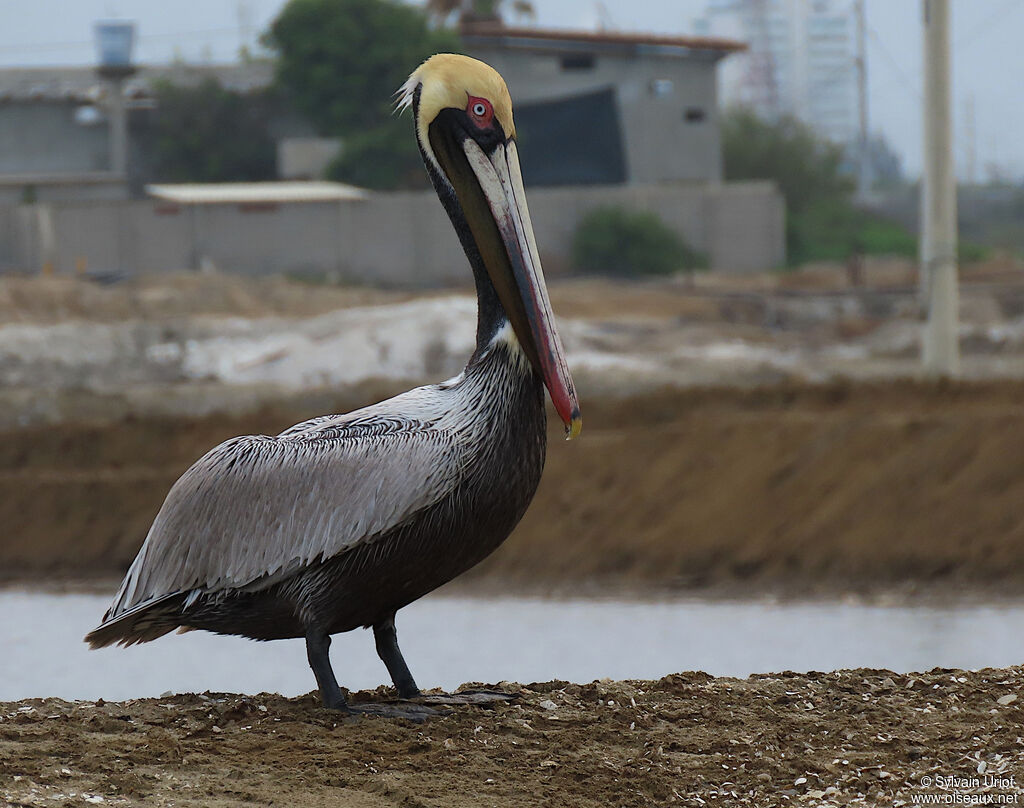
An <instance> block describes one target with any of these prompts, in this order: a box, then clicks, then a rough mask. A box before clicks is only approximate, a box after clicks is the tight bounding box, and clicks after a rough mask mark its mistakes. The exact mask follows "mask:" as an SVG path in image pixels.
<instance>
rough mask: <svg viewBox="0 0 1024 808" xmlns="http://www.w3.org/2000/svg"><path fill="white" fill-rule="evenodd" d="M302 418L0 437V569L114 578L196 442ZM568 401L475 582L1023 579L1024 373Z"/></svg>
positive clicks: (131, 425)
mask: <svg viewBox="0 0 1024 808" xmlns="http://www.w3.org/2000/svg"><path fill="white" fill-rule="evenodd" d="M352 404H353V402H344V405H345V406H346V407H348V406H351V405H352ZM311 414H314V413H311V412H308V411H306V410H304V409H302V408H301V407H296V408H295V409H293V410H284V409H279V410H274V411H265V412H262V413H258V414H253V415H248V416H215V417H208V418H203V419H192V420H188V419H174V420H169V419H134V420H127V421H122V422H118V423H114V424H105V425H74V424H65V425H60V426H51V427H45V428H29V429H23V430H20V431H14V432H9V433H6V434H3V435H2V436H0V525H2V526H3V527H2V533H0V572H2V573H3V574H6V575H7V576H10V577H15V576H30V577H31V576H39V575H43V574H50V573H56V574H62V575H74V576H81V575H111V576H113V575H119V574H120V573H121V572H122V571H123V569H124V568H125V567H126V566H127V564H128V563H129V562H130V561H131V559H132V557H133V556H134V554H135V552H136V550H137V549H138V546H139V544H140V542H141V541H142V538H143V537H144V536H145V533H146V530H147V528H148V526H149V524H150V522H151V520H152V518H153V516H154V514H155V513H156V511H157V509H158V507H159V505H160V503H161V501H162V499H163V497H164V495H165V494H166V492H167V490H168V488H169V487H170V485H171V484H172V483H173V482H174V480H175V479H176V478H177V477H178V475H179V474H180V473H181V472H182V471H184V469H185V468H186V467H187V466H188V465H189V464H190V463H191V462H192V461H193V460H195V459H196V458H197V457H198V456H199V455H201V454H202V453H203V452H205V451H206V450H207V449H209V448H210V447H212V446H213V445H215V444H216V443H218V442H219V441H221V440H223V439H224V438H227V437H229V436H232V435H236V434H241V433H249V432H274V431H276V430H279V429H280V428H282V427H284V426H286V425H288V424H291V423H293V422H294V421H296V420H298V419H300V418H303V417H307V416H309V415H311ZM584 416H585V423H586V426H585V428H584V431H583V434H582V436H581V438H580V439H579V440H578V441H573V442H572V443H568V444H567V443H565V442H563V441H561V440H560V439H559V438H560V435H559V434H558V431H557V430H556V429H555V428H554V427H553V428H552V435H551V445H550V450H549V457H548V467H547V470H546V472H545V476H544V481H543V483H542V485H541V489H540V491H539V493H538V495H537V498H536V499H535V501H534V504H533V506H532V507H531V509H530V511H529V512H528V514H527V516H526V518H525V519H524V520H523V523H522V525H521V526H520V527H519V529H518V530H517V531H516V533H515V534H514V536H513V537H512V538H511V539H510V540H509V541H508V542H507V543H506V545H505V546H504V547H503V548H502V549H501V550H499V552H498V553H497V554H495V556H493V557H492V558H491V559H489V560H488V561H487V562H485V563H484V564H483V565H482V566H481V567H480V568H478V570H477V571H475V572H474V573H473V575H475V576H476V577H477V578H478V579H479V578H480V576H490V577H491V578H494V577H501V578H504V579H511V580H513V581H514V582H516V585H523V584H525V583H526V582H532V583H535V584H538V585H540V586H574V585H578V584H581V583H584V582H587V581H593V580H598V581H603V582H606V583H607V582H611V581H616V582H620V583H625V584H626V585H628V586H634V587H648V586H668V587H696V586H725V587H729V586H742V587H744V588H746V587H751V586H757V587H775V586H783V587H795V588H796V589H798V590H815V589H822V590H828V589H833V588H835V587H837V586H839V587H844V588H858V587H870V586H879V587H886V586H892V585H896V584H907V583H909V584H910V585H911V586H918V585H920V587H919V588H921V589H922V590H932V586H931V585H932V584H935V583H942V584H943V586H945V585H947V584H956V585H960V584H963V585H966V586H969V587H975V588H978V587H980V588H987V587H990V585H991V588H990V591H991V592H992V593H993V594H995V593H1002V592H1004V591H1016V592H1020V591H1024V508H1022V507H1021V502H1024V383H1021V382H1005V383H983V384H959V385H919V384H913V383H886V384H877V385H871V384H861V385H832V386H822V387H806V386H804V387H798V386H783V387H772V388H765V389H759V390H752V391H742V390H689V391H668V392H663V393H658V394H655V395H649V396H645V397H642V398H632V399H625V400H594V399H591V400H585V401H584Z"/></svg>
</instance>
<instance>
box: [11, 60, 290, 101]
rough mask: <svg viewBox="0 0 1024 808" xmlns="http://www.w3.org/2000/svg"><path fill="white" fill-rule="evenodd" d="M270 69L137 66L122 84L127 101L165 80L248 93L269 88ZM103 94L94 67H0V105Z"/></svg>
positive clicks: (264, 64)
mask: <svg viewBox="0 0 1024 808" xmlns="http://www.w3.org/2000/svg"><path fill="white" fill-rule="evenodd" d="M273 74H274V66H273V64H272V63H271V62H269V61H254V62H247V63H245V64H229V65H188V64H170V65H139V69H138V72H137V73H136V74H135V75H134V76H132V77H131V78H129V79H128V80H127V81H126V82H125V94H126V95H127V96H128V97H129V98H139V97H147V96H150V95H151V94H152V83H153V81H155V80H161V79H165V80H168V81H171V82H172V83H174V84H178V85H182V84H184V85H196V84H200V83H201V82H202V81H204V80H206V79H216V80H217V81H219V82H220V83H221V84H222V85H223V86H224V87H225V88H227V89H229V90H234V91H236V92H242V93H244V92H252V91H253V90H257V89H260V88H263V87H266V86H267V85H269V84H270V83H271V81H272V79H273ZM104 92H105V89H104V82H103V79H101V78H100V76H99V75H98V74H97V73H96V68H95V67H9V68H0V102H3V101H66V102H78V103H90V102H95V101H98V100H99V99H100V98H102V97H103V94H104Z"/></svg>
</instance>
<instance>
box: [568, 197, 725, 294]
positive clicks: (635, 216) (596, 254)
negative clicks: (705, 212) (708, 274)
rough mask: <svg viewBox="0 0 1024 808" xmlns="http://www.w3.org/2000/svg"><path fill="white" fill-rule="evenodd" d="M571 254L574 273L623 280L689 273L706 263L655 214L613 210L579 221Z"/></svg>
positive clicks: (602, 211) (608, 209)
mask: <svg viewBox="0 0 1024 808" xmlns="http://www.w3.org/2000/svg"><path fill="white" fill-rule="evenodd" d="M572 252H573V264H574V266H575V267H576V269H577V270H580V271H582V272H597V273H601V274H604V275H616V276H623V277H633V276H637V275H668V274H670V273H672V272H679V271H690V272H692V271H693V270H695V269H701V268H703V267H705V266H706V263H707V262H706V260H705V258H704V256H703V255H701V254H700V253H698V252H696V251H695V250H693V249H691V248H690V247H689V246H688V245H687V244H686V243H685V242H684V241H683V240H682V239H681V238H679V236H677V235H676V234H675V233H674V232H673V231H672V230H670V229H669V228H668V227H667V226H666V225H665V223H664V222H662V221H661V219H660V218H658V216H657V215H656V214H654V213H649V212H632V211H628V210H623V209H622V208H614V207H605V208H598V209H597V210H594V211H591V212H590V213H588V214H587V215H586V216H584V217H583V219H582V220H580V223H579V225H577V227H576V235H575V237H574V239H573V248H572Z"/></svg>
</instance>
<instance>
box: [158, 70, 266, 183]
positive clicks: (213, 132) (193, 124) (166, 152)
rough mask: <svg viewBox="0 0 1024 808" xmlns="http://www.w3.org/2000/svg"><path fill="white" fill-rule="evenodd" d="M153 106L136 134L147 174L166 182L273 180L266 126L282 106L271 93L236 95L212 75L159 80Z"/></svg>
mask: <svg viewBox="0 0 1024 808" xmlns="http://www.w3.org/2000/svg"><path fill="white" fill-rule="evenodd" d="M153 90H154V100H155V102H156V103H155V111H154V113H153V116H152V118H151V120H150V122H149V124H148V125H147V126H146V127H145V128H144V129H143V131H142V132H141V133H139V140H140V142H141V145H142V149H143V151H144V153H145V154H146V155H147V158H148V160H149V162H150V163H151V169H150V170H151V173H152V175H153V176H154V177H155V178H156V179H158V180H165V181H171V182H244V181H250V182H251V181H256V180H268V179H273V178H274V176H275V172H276V160H277V152H276V147H275V144H274V139H273V137H271V134H270V131H269V124H270V121H271V119H272V118H273V117H274V116H275V115H276V114H277V112H278V110H279V108H280V107H281V103H280V101H279V100H278V99H277V98H276V96H275V94H274V93H273V92H269V91H264V92H257V93H250V94H245V95H243V94H241V93H236V92H231V91H229V90H226V89H225V88H224V87H223V86H221V84H220V83H219V82H218V81H216V80H215V79H207V80H205V81H204V82H203V83H202V84H199V85H196V86H194V87H185V86H178V85H175V84H172V83H170V82H168V81H158V82H156V83H155V84H154V87H153Z"/></svg>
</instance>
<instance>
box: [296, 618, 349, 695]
mask: <svg viewBox="0 0 1024 808" xmlns="http://www.w3.org/2000/svg"><path fill="white" fill-rule="evenodd" d="M330 650H331V635H330V634H328V633H327V632H326V631H322V630H320V629H317V628H311V629H309V630H308V631H307V632H306V659H308V660H309V667H311V668H312V669H313V675H314V676H315V677H316V683H317V685H318V686H319V687H320V700H321V701H322V702H323V705H324V707H326V708H327V709H329V710H347V709H348V704H346V702H345V697H344V696H343V695H341V688H340V687H338V680H337V679H335V678H334V670H333V668H331V656H330Z"/></svg>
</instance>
